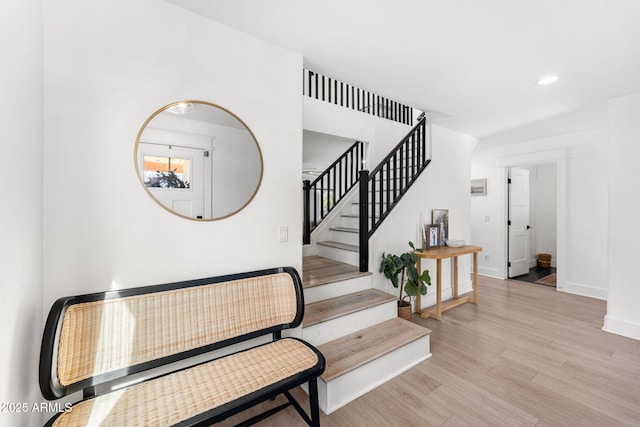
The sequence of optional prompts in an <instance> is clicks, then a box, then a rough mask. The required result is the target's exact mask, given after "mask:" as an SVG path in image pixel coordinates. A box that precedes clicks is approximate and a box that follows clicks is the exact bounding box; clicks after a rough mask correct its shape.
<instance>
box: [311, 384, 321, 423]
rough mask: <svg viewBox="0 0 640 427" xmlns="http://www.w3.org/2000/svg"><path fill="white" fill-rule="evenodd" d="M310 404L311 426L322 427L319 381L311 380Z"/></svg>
mask: <svg viewBox="0 0 640 427" xmlns="http://www.w3.org/2000/svg"><path fill="white" fill-rule="evenodd" d="M309 404H310V411H311V413H310V414H309V415H311V426H312V427H320V408H319V406H318V380H317V379H316V378H313V379H312V380H309Z"/></svg>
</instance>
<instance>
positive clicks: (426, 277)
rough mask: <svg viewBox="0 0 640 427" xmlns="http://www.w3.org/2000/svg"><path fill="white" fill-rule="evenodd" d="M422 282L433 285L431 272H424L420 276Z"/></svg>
mask: <svg viewBox="0 0 640 427" xmlns="http://www.w3.org/2000/svg"><path fill="white" fill-rule="evenodd" d="M420 281H422V282H425V283H427V284H429V285H430V284H431V276H430V275H429V270H424V271H423V272H422V274H421V275H420Z"/></svg>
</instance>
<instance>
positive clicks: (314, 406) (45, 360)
mask: <svg viewBox="0 0 640 427" xmlns="http://www.w3.org/2000/svg"><path fill="white" fill-rule="evenodd" d="M278 273H287V274H289V275H290V276H291V278H292V280H293V283H294V287H295V291H296V305H297V308H296V317H295V319H294V320H293V321H292V322H291V323H289V324H282V325H277V326H274V327H270V328H266V329H262V330H259V331H255V332H252V333H248V334H245V335H241V336H237V337H233V338H231V339H227V340H224V341H220V342H217V343H212V344H210V345H206V346H202V347H199V348H195V349H192V350H189V351H185V352H182V353H178V354H174V355H171V356H167V357H163V358H159V359H155V360H152V361H149V362H146V363H141V364H138V365H134V366H129V367H127V368H126V369H120V370H117V371H113V372H109V373H107V374H102V375H97V376H94V377H91V378H87V379H85V380H82V381H78V382H76V383H74V384H70V385H68V386H62V385H61V384H59V382H58V381H57V377H56V375H55V367H56V357H57V356H56V351H57V341H58V336H59V333H60V328H61V321H62V319H63V317H64V313H65V311H66V310H67V309H68V308H69V307H70V306H71V305H74V304H79V303H85V302H93V301H103V300H109V299H115V298H122V297H129V296H134V295H142V294H149V293H154V292H164V291H170V290H175V289H183V288H189V287H194V286H203V285H211V284H214V283H222V282H228V281H232V280H239V279H246V278H252V277H258V276H264V275H271V274H278ZM303 316H304V297H303V290H302V281H301V280H300V276H299V275H298V273H297V271H296V270H295V269H294V268H292V267H278V268H272V269H266V270H258V271H252V272H247V273H240V274H229V275H224V276H217V277H212V278H205V279H197V280H189V281H182V282H174V283H167V284H163V285H153V286H145V287H139V288H130V289H124V290H117V291H107V292H98V293H92V294H85V295H78V296H71V297H63V298H60V299H58V300H57V301H56V302H55V303H54V304H53V306H52V308H51V310H50V312H49V315H48V317H47V320H46V323H45V329H44V334H43V338H42V347H41V353H40V365H39V383H40V390H41V392H42V395H43V396H44V397H45V398H46V399H48V400H54V399H59V398H61V397H63V396H66V395H68V394H70V393H74V392H76V391H80V390H82V392H83V398H82V401H84V400H87V399H91V398H93V397H96V396H98V395H99V394H100V393H98V388H99V386H105V385H106V386H109V385H111V386H113V388H112V389H110V390H109V392H111V391H115V390H118V389H121V388H124V386H120V387H118V385H117V384H118V383H119V382H122V380H123V379H124V378H128V377H130V376H131V375H134V374H137V373H140V372H144V371H147V370H150V369H154V368H159V367H163V366H166V365H168V364H171V363H174V362H178V361H181V360H185V359H189V358H191V357H194V356H197V355H200V354H204V353H208V352H211V351H213V350H217V349H221V348H224V347H227V346H229V345H232V344H237V343H240V342H244V341H247V340H250V339H253V338H257V337H261V336H264V335H267V334H272V340H273V341H275V340H279V339H281V337H282V331H283V330H286V329H291V328H296V327H298V326H299V325H300V324H301V323H302V318H303ZM300 341H302V340H300ZM305 344H306V345H307V346H308V347H309V348H311V349H312V350H313V351H314V352H315V353H316V355H317V356H318V363H317V364H316V366H314V367H313V368H311V369H308V370H306V371H303V372H301V373H299V374H297V375H295V376H293V377H291V378H288V379H286V380H283V381H280V382H278V383H275V384H272V385H270V386H267V387H265V388H263V389H261V390H258V391H255V392H253V393H250V394H248V395H245V396H243V397H241V398H239V399H236V400H235V401H232V402H229V403H226V404H224V405H221V406H219V407H217V408H214V409H212V410H209V411H206V412H204V413H201V414H199V415H197V416H195V417H192V418H190V419H188V420H185V421H183V422H180V423H178V424H175V426H180V427H183V426H203V427H204V426H210V425H211V424H213V423H216V422H220V421H222V420H224V419H226V418H228V417H231V416H233V415H235V414H238V413H240V412H242V411H244V410H246V409H249V408H251V407H253V406H255V405H257V404H259V403H262V402H264V401H267V400H274V399H275V398H276V397H277V396H278V395H280V394H283V395H284V396H285V397H286V398H287V402H286V403H283V404H281V405H279V406H276V407H274V408H271V409H269V410H267V411H265V412H263V413H261V414H259V415H256V416H254V417H252V418H250V419H248V420H246V421H244V422H242V423H240V424H238V426H240V425H242V426H248V425H252V424H255V423H257V422H259V421H261V420H263V419H265V418H267V417H269V416H271V415H273V414H275V413H277V412H279V411H281V410H283V409H285V408H287V407H289V406H293V407H294V408H295V410H296V411H297V412H298V413H299V414H300V416H301V417H302V418H303V419H304V420H305V421H306V423H307V424H308V425H310V426H314V427H316V426H319V425H320V411H319V406H318V389H317V377H318V376H320V375H321V374H322V373H323V372H324V370H325V359H324V356H323V355H322V353H320V352H319V351H318V350H317V349H316V348H314V347H313V346H312V345H310V344H308V343H305ZM263 345H264V344H263ZM234 354H235V353H234ZM222 357H227V356H222ZM209 361H210V360H207V361H205V362H202V363H207V362H209ZM193 366H197V364H194V365H191V366H189V367H187V368H182V369H190V368H192V367H193ZM180 370H181V369H180ZM178 371H179V370H173V371H171V372H168V373H165V374H162V375H156V376H154V377H151V378H143V379H138V380H136V382H135V383H134V384H138V383H141V382H144V381H150V380H153V379H156V378H159V377H161V376H163V375H170V374H172V373H175V372H178ZM304 383H308V385H309V401H310V411H309V414H307V413H306V412H305V410H304V409H303V408H302V406H301V405H300V404H299V403H298V402H297V401H296V399H295V398H294V397H293V396H292V395H291V394H290V393H289V391H290V390H291V389H292V388H294V387H297V386H299V385H302V384H304ZM131 385H132V383H131V382H129V383H127V385H126V386H127V387H129V386H131ZM102 394H104V393H102ZM58 416H60V414H58V415H56V416H54V417H53V418H51V419H50V420H49V422H48V423H47V424H45V426H51V425H52V424H53V423H54V421H55V419H56V418H57V417H58Z"/></svg>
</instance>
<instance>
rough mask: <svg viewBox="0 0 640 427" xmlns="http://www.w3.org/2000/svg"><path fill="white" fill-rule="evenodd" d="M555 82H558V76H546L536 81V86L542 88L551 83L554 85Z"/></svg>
mask: <svg viewBox="0 0 640 427" xmlns="http://www.w3.org/2000/svg"><path fill="white" fill-rule="evenodd" d="M557 80H558V76H546V77H543V78H541V79H540V80H538V84H539V85H540V86H544V85H548V84H551V83H555V82H556V81H557Z"/></svg>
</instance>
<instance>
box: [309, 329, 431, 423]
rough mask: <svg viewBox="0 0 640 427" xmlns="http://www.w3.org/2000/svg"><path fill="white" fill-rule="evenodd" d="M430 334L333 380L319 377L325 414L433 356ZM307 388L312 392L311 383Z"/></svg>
mask: <svg viewBox="0 0 640 427" xmlns="http://www.w3.org/2000/svg"><path fill="white" fill-rule="evenodd" d="M429 341H430V340H429V335H426V336H424V337H422V338H420V339H417V340H415V341H413V342H411V343H409V344H407V345H405V346H403V347H400V348H398V349H397V350H394V351H392V352H391V353H388V354H386V355H384V356H382V357H380V358H378V359H375V360H373V361H371V362H369V363H367V364H365V365H362V366H360V367H359V368H356V369H354V370H353V371H351V372H348V373H346V374H345V375H342V376H341V377H338V378H336V379H334V380H333V381H330V382H329V383H328V384H327V383H325V382H324V381H322V379H320V378H318V404H319V406H320V409H321V410H322V412H324V413H325V414H327V415H329V414H331V413H332V412H335V411H336V410H338V409H340V408H341V407H343V406H344V405H346V404H348V403H349V402H352V401H354V400H355V399H357V398H358V397H360V396H362V395H364V394H365V393H367V392H369V391H371V390H373V389H374V388H376V387H378V386H380V385H381V384H384V383H385V382H387V381H389V380H391V379H392V378H394V377H396V376H398V375H400V374H401V373H403V372H405V371H407V370H409V369H410V368H412V367H414V366H415V365H417V364H418V363H420V362H422V361H424V360H426V359H428V358H430V357H431V349H430V342H429ZM302 388H303V390H304V391H305V392H307V393H308V389H307V385H306V384H305V385H304V386H303V387H302Z"/></svg>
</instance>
